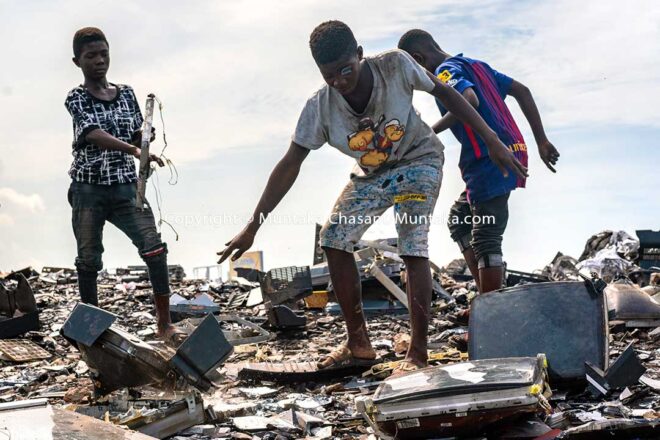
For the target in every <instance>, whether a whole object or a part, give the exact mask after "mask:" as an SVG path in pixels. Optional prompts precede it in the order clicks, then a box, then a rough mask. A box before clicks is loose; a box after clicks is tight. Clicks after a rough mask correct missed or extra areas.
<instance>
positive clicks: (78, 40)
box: [73, 27, 110, 58]
mask: <svg viewBox="0 0 660 440" xmlns="http://www.w3.org/2000/svg"><path fill="white" fill-rule="evenodd" d="M94 41H104V42H105V44H107V45H108V46H110V44H109V43H108V39H107V38H105V34H104V33H103V31H102V30H101V29H99V28H95V27H84V28H82V29H78V31H76V34H75V35H74V36H73V56H74V57H76V58H78V57H79V56H80V54H82V49H83V46H84V45H85V44H87V43H91V42H94Z"/></svg>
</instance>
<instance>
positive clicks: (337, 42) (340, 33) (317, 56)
mask: <svg viewBox="0 0 660 440" xmlns="http://www.w3.org/2000/svg"><path fill="white" fill-rule="evenodd" d="M357 47H358V46H357V41H356V40H355V36H353V31H352V30H351V28H349V27H348V25H346V23H343V22H341V21H338V20H330V21H325V22H323V23H321V24H320V25H318V26H316V28H314V30H313V31H312V34H311V35H310V36H309V48H310V49H311V50H312V56H313V57H314V61H316V64H327V63H331V62H333V61H337V60H338V59H340V58H341V57H343V56H344V55H347V54H350V53H351V52H356V51H357Z"/></svg>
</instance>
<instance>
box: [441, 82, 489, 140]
mask: <svg viewBox="0 0 660 440" xmlns="http://www.w3.org/2000/svg"><path fill="white" fill-rule="evenodd" d="M462 95H463V98H465V100H466V101H467V102H469V103H470V105H471V106H472V107H474V108H479V97H478V96H477V94H476V93H474V90H472V87H468V88H467V89H465V90H463V93H462ZM456 122H458V119H456V116H454V115H452V114H451V112H447V113H445V115H444V116H443V117H442V118H440V120H439V121H438V122H436V123H435V124H433V127H431V128H433V131H434V132H435V133H436V134H437V133H441V132H443V131H445V130H447V129H448V128H451V126H452V125H454V124H455V123H456Z"/></svg>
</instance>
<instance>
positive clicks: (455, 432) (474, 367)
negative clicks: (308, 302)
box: [356, 354, 550, 439]
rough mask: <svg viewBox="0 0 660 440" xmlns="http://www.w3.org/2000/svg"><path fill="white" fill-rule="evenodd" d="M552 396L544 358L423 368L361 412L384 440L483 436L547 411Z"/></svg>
mask: <svg viewBox="0 0 660 440" xmlns="http://www.w3.org/2000/svg"><path fill="white" fill-rule="evenodd" d="M549 395H550V391H549V386H548V382H547V374H546V360H545V356H544V355H542V354H539V355H537V356H536V357H522V358H508V359H488V360H480V361H471V362H460V363H457V364H452V365H445V366H438V367H430V368H424V369H422V370H417V371H414V372H411V373H407V374H404V375H401V376H398V377H395V378H393V379H387V380H385V381H384V382H383V383H382V384H381V385H380V386H379V387H378V389H377V390H376V392H375V393H374V395H373V396H368V397H362V398H358V399H356V406H357V410H358V412H359V413H360V414H361V415H362V416H363V417H364V418H365V419H366V421H367V422H368V423H369V425H370V426H371V427H372V428H373V429H374V431H375V432H376V433H377V435H379V436H380V438H384V439H392V438H397V439H427V438H444V437H461V436H469V435H478V434H480V433H482V432H483V430H484V429H485V428H486V427H488V426H490V425H492V424H494V423H497V422H501V421H502V420H506V419H511V418H515V417H517V416H521V415H524V414H533V413H536V412H539V411H542V410H543V408H545V407H547V397H548V396H549Z"/></svg>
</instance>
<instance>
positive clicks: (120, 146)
mask: <svg viewBox="0 0 660 440" xmlns="http://www.w3.org/2000/svg"><path fill="white" fill-rule="evenodd" d="M85 140H86V141H87V142H89V143H91V144H94V145H96V146H97V147H99V148H100V149H102V150H116V151H123V152H124V153H128V154H131V155H133V156H135V157H136V158H138V159H139V158H140V152H141V151H142V150H141V149H140V148H138V147H136V146H135V145H132V144H129V143H127V142H124V141H122V140H121V139H117V138H116V137H114V136H113V135H111V134H110V133H108V132H106V131H105V130H102V129H100V128H97V129H94V130H92V131H90V132H89V133H88V134H87V135H86V136H85ZM152 140H153V139H152ZM149 160H150V161H152V162H156V163H158V165H160V166H161V167H162V166H164V165H165V163H164V162H163V160H162V159H161V158H159V157H158V156H156V155H155V154H150V155H149Z"/></svg>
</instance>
